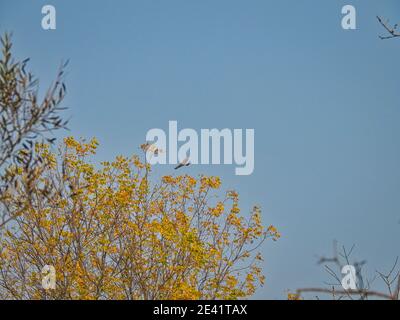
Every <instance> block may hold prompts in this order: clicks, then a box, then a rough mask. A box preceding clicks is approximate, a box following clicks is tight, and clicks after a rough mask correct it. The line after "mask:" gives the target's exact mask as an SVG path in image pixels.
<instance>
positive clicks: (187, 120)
mask: <svg viewBox="0 0 400 320" xmlns="http://www.w3.org/2000/svg"><path fill="white" fill-rule="evenodd" d="M45 4H52V5H54V6H55V7H56V9H57V29H56V30H55V31H44V30H43V29H42V28H41V18H42V14H41V8H42V6H43V5H45ZM345 4H353V5H354V6H355V7H356V9H357V28H358V29H357V30H355V31H344V30H343V29H342V28H341V17H342V16H341V8H342V6H343V5H345ZM377 14H380V15H383V16H386V17H387V18H390V19H391V20H392V21H393V22H394V21H396V20H398V21H399V22H400V2H399V1H398V0H384V1H383V0H379V1H378V0H362V1H361V0H347V1H341V0H332V1H317V0H303V1H295V0H290V1H289V0H279V1H278V0H275V1H272V0H268V1H267V0H240V1H239V0H201V1H200V0H179V1H178V0H168V1H160V0H158V1H154V0H141V1H136V0H135V1H127V0H125V1H124V0H118V1H117V0H115V1H98V0H85V1H78V0H68V1H65V0H64V1H61V0H46V1H41V0H35V1H22V0H0V32H4V31H6V30H7V31H12V32H13V34H14V37H13V39H14V42H15V53H16V54H17V56H18V57H19V58H25V57H30V58H31V67H32V69H33V71H34V72H35V74H36V75H38V76H39V77H40V79H41V85H42V88H45V86H47V85H48V84H49V81H50V80H51V79H53V78H54V75H55V72H56V69H57V67H58V65H59V63H60V62H61V60H62V59H64V60H65V59H70V65H69V67H68V75H67V79H66V81H67V87H68V97H67V99H66V105H67V106H68V107H69V108H70V109H69V111H68V116H71V122H70V129H71V133H72V134H74V135H75V136H77V137H79V136H83V137H92V136H96V137H97V138H98V139H99V140H100V143H101V144H100V146H101V147H100V150H99V153H98V156H97V158H98V160H105V159H111V158H113V157H114V156H115V155H117V154H124V155H130V154H132V153H137V152H138V151H139V150H138V146H139V145H140V144H141V143H143V142H144V139H145V135H146V132H147V131H148V130H149V129H151V128H163V129H165V130H167V128H168V121H170V120H177V121H178V127H179V128H180V129H182V128H194V129H196V130H200V129H201V128H219V129H223V128H231V129H234V128H243V129H246V128H254V129H255V171H254V173H253V175H251V176H248V177H238V176H235V175H234V167H233V166H229V165H228V166H222V165H221V166H204V165H203V166H200V165H199V166H192V167H189V168H185V169H184V170H185V171H186V172H188V173H190V174H193V175H197V174H200V173H204V174H209V175H219V176H221V177H222V179H223V183H224V185H223V186H224V187H225V188H226V189H231V188H236V189H237V190H238V191H239V194H240V195H241V200H242V206H241V207H242V209H243V210H245V211H249V210H250V209H251V207H252V205H253V204H259V205H261V206H262V209H263V219H264V222H265V224H274V225H276V226H277V227H278V229H279V230H280V231H281V233H282V239H281V240H279V241H278V242H276V243H272V242H267V243H266V244H265V245H264V246H263V247H262V251H263V253H264V256H265V264H264V271H265V275H266V277H267V280H266V285H265V287H263V288H261V289H260V290H259V291H258V292H257V294H256V296H255V297H256V298H284V297H285V295H286V291H287V290H288V289H296V288H298V287H304V286H321V285H323V281H328V280H330V278H329V276H328V275H327V274H326V272H325V271H324V270H323V269H322V268H321V267H319V266H317V265H316V260H317V259H316V256H317V255H322V254H329V253H330V252H331V247H332V241H333V240H334V239H337V240H338V241H339V242H340V243H342V244H344V245H346V246H347V247H350V246H352V245H353V244H356V246H357V247H356V256H357V257H360V258H365V259H367V260H368V265H367V269H368V270H369V271H371V272H373V271H374V270H375V269H380V270H383V271H386V270H387V269H388V268H389V267H390V266H391V265H392V263H393V262H394V259H395V257H396V256H398V255H400V252H399V240H400V224H399V221H400V168H399V164H400V141H399V137H400V126H399V121H400V104H399V102H400V100H399V98H400V91H399V78H400V64H399V53H400V39H398V40H396V39H393V40H387V41H381V40H379V39H378V35H379V34H380V33H382V32H383V31H382V30H381V28H380V26H379V25H378V23H377V21H376V19H375V16H376V15H377ZM185 171H182V173H183V172H185ZM166 173H172V174H175V173H174V171H173V167H172V166H159V167H157V168H156V169H155V174H156V175H161V174H166Z"/></svg>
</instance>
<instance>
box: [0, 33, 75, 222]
mask: <svg viewBox="0 0 400 320" xmlns="http://www.w3.org/2000/svg"><path fill="white" fill-rule="evenodd" d="M10 38H11V37H10V35H9V34H7V33H6V34H5V35H4V36H3V37H1V39H0V40H1V46H2V49H1V56H0V228H2V227H3V226H4V225H5V224H6V223H7V222H9V221H11V220H12V219H13V218H14V217H13V216H12V215H10V211H9V210H8V206H7V201H6V199H5V197H4V194H5V192H6V190H8V188H10V187H16V186H17V184H18V180H16V179H15V176H16V175H15V172H14V171H15V168H16V166H17V165H18V167H22V168H23V170H24V171H25V174H26V175H27V176H28V177H32V176H33V174H34V172H35V167H36V165H37V164H38V163H39V162H41V161H42V160H41V158H40V157H38V156H37V155H36V154H35V143H36V142H40V141H42V142H45V141H46V142H48V143H53V142H54V141H55V138H49V136H48V134H49V133H52V132H53V131H54V130H57V129H61V128H66V125H67V122H66V121H64V120H63V119H62V118H61V117H60V115H59V114H60V111H62V110H63V109H64V108H62V107H61V106H60V104H61V102H62V101H63V99H64V96H65V85H64V83H63V81H62V80H63V75H64V68H65V67H66V64H62V66H61V67H60V69H59V71H58V73H57V76H56V79H55V81H54V83H53V84H52V85H51V86H50V87H49V88H48V90H47V91H46V93H45V95H44V98H43V99H40V97H39V83H38V80H37V79H36V78H35V77H34V76H33V75H32V73H30V72H28V71H26V66H27V63H28V61H29V59H26V60H23V61H15V60H14V58H13V55H12V52H11V49H12V42H11V39H10Z"/></svg>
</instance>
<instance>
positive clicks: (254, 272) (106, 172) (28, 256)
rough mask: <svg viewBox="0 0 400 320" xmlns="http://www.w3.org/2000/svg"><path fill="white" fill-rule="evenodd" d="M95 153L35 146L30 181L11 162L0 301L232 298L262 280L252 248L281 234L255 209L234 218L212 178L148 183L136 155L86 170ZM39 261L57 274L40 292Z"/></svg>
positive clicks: (230, 199) (85, 147) (233, 206)
mask: <svg viewBox="0 0 400 320" xmlns="http://www.w3.org/2000/svg"><path fill="white" fill-rule="evenodd" d="M96 148H97V142H96V140H91V141H90V142H85V141H76V140H74V139H73V138H67V139H65V142H64V144H63V145H62V146H61V147H60V149H59V151H58V152H57V153H53V152H51V150H50V148H49V146H48V145H46V144H36V145H35V149H36V150H35V151H36V152H37V153H38V154H39V155H40V156H41V157H42V159H43V164H42V165H41V166H40V167H38V168H37V170H36V171H35V175H34V176H33V177H32V176H31V177H28V175H27V174H26V172H25V171H24V170H23V168H22V166H21V165H15V166H14V168H13V173H14V174H15V175H16V177H17V179H18V181H19V187H18V188H11V189H9V190H8V191H7V192H6V195H5V196H6V197H7V201H8V202H9V203H10V210H11V211H12V213H13V215H14V216H16V217H17V218H16V220H15V223H13V225H9V226H7V228H6V229H5V230H4V231H3V236H2V242H1V256H0V297H1V298H5V299H238V298H244V297H247V296H250V295H252V294H253V293H254V292H255V290H256V288H257V286H258V285H260V284H262V283H263V282H264V276H263V275H262V271H261V268H260V261H261V260H262V257H261V254H260V253H258V252H257V249H258V247H259V246H260V245H261V243H263V241H264V240H265V239H266V238H270V239H273V240H276V239H277V238H279V236H280V235H279V233H278V231H277V230H276V229H275V228H274V227H273V226H270V227H268V228H266V229H265V228H264V227H263V225H262V223H261V212H260V209H259V208H258V207H254V208H253V210H252V211H251V212H250V214H248V215H242V214H241V213H240V208H239V197H238V194H237V193H236V192H234V191H229V192H227V193H226V194H225V195H223V196H221V193H220V192H218V189H220V186H221V182H220V179H219V178H218V177H206V176H200V177H199V178H197V179H196V178H193V177H190V176H188V175H184V176H164V177H163V178H162V179H161V180H160V181H156V179H154V178H152V174H151V173H152V168H151V167H150V165H148V164H146V163H142V162H141V161H140V158H138V157H136V156H134V157H131V158H126V157H122V156H119V157H117V158H116V159H115V160H114V161H113V162H103V163H101V164H100V165H94V164H92V163H91V162H90V156H91V155H92V154H95V152H96ZM153 180H154V181H153ZM27 194H29V196H27ZM45 265H51V266H54V268H55V270H56V272H57V274H56V277H57V278H56V279H57V281H56V283H57V285H56V289H55V290H48V291H46V290H44V289H43V288H42V284H41V276H42V275H41V271H42V268H43V267H44V266H45Z"/></svg>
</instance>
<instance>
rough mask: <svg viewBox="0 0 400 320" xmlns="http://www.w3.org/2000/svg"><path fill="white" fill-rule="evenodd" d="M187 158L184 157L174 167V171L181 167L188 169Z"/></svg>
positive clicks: (188, 162)
mask: <svg viewBox="0 0 400 320" xmlns="http://www.w3.org/2000/svg"><path fill="white" fill-rule="evenodd" d="M189 160H190V159H189V157H186V158H185V159H184V160H183V161H181V162H180V163H179V164H178V165H177V166H176V167H175V170H178V169H180V168H182V167H188V166H190V161H189Z"/></svg>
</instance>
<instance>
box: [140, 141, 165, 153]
mask: <svg viewBox="0 0 400 320" xmlns="http://www.w3.org/2000/svg"><path fill="white" fill-rule="evenodd" d="M140 148H141V149H142V150H143V151H144V152H151V153H153V154H154V155H156V156H158V154H160V153H164V150H162V149H160V148H158V147H157V146H156V145H155V144H150V143H148V142H146V143H145V144H142V145H141V146H140Z"/></svg>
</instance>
